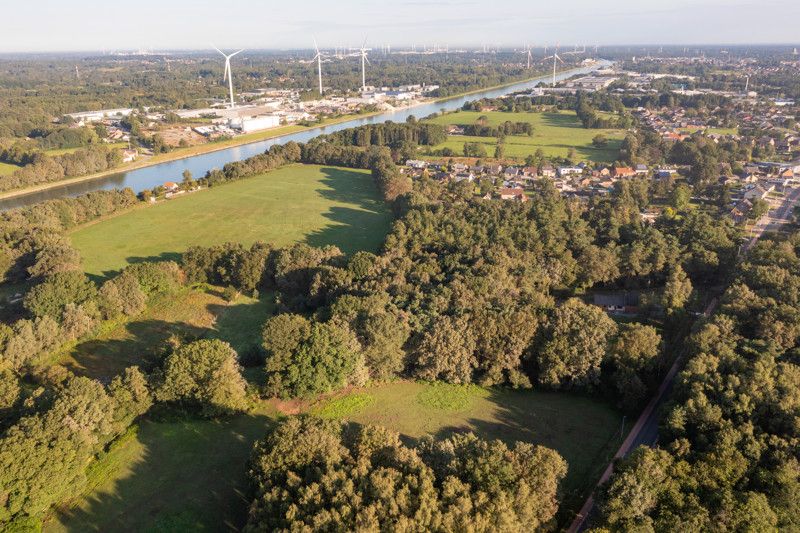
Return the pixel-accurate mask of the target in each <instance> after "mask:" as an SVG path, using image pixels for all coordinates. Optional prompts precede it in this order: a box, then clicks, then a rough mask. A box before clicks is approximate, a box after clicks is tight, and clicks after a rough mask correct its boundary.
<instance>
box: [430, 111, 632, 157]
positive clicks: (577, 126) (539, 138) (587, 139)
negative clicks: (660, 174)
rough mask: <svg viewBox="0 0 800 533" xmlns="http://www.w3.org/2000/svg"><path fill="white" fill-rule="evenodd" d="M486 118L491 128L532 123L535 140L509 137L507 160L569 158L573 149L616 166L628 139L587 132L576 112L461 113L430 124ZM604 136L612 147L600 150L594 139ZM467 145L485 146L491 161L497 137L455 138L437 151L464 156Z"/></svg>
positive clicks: (620, 134)
mask: <svg viewBox="0 0 800 533" xmlns="http://www.w3.org/2000/svg"><path fill="white" fill-rule="evenodd" d="M481 116H485V117H487V118H488V123H489V124H490V125H493V126H494V125H497V124H501V123H503V122H505V121H507V120H508V121H511V122H529V123H531V124H532V125H533V128H534V132H533V136H531V137H528V136H517V135H512V136H508V137H506V149H505V150H506V151H505V156H506V157H512V158H525V157H527V156H529V155H532V154H533V153H535V152H536V150H537V149H538V148H541V149H542V151H543V152H544V155H545V156H547V157H566V156H567V153H568V151H569V149H570V148H574V149H575V153H576V155H577V157H578V158H579V159H581V160H589V161H597V162H613V161H615V160H616V159H617V158H618V155H619V147H620V145H621V144H622V138H623V137H624V136H625V135H624V132H623V131H622V130H605V129H586V128H584V127H583V126H582V125H581V122H580V121H579V120H578V117H577V116H576V115H575V112H574V111H560V112H550V113H527V112H521V113H503V112H501V111H489V112H478V111H459V112H457V113H449V114H446V115H442V116H438V117H435V118H433V119H431V120H430V122H433V123H435V124H442V125H448V124H458V125H468V124H475V122H477V120H478V118H479V117H481ZM600 133H602V134H603V135H605V136H606V137H608V139H609V142H608V145H607V146H605V147H604V148H596V147H595V146H593V145H592V139H593V138H594V137H595V136H596V135H598V134H600ZM465 142H477V143H482V144H484V145H485V147H486V152H487V153H488V155H489V157H492V156H493V155H494V149H495V146H496V144H497V142H496V139H495V138H493V137H467V136H461V135H451V136H450V137H449V138H448V140H447V141H446V142H444V143H442V144H440V145H437V146H434V147H433V149H434V150H441V149H442V148H445V147H447V148H450V149H451V150H453V151H454V152H455V153H456V154H458V155H461V154H462V152H463V148H464V143H465Z"/></svg>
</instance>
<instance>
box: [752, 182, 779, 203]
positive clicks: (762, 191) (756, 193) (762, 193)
mask: <svg viewBox="0 0 800 533" xmlns="http://www.w3.org/2000/svg"><path fill="white" fill-rule="evenodd" d="M774 189H775V186H774V185H771V186H769V187H767V188H765V187H763V186H761V185H756V186H755V187H753V188H751V189H750V190H748V191H747V192H745V193H744V199H745V200H750V201H751V202H752V201H753V200H763V199H764V198H766V197H767V195H768V194H769V193H770V192H772V191H773V190H774Z"/></svg>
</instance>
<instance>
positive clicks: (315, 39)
mask: <svg viewBox="0 0 800 533" xmlns="http://www.w3.org/2000/svg"><path fill="white" fill-rule="evenodd" d="M313 39H314V50H316V51H317V55H319V46H317V38H316V37H313Z"/></svg>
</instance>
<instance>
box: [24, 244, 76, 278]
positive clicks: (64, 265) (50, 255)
mask: <svg viewBox="0 0 800 533" xmlns="http://www.w3.org/2000/svg"><path fill="white" fill-rule="evenodd" d="M80 269H81V256H80V254H79V253H78V251H77V250H76V249H75V248H73V247H72V246H70V245H69V243H66V242H55V243H52V244H50V245H48V246H45V247H44V248H42V249H41V250H39V251H38V252H37V253H36V259H35V262H34V263H33V265H31V266H30V267H28V274H30V275H31V276H40V277H44V276H49V275H51V274H55V273H57V272H68V271H71V270H80Z"/></svg>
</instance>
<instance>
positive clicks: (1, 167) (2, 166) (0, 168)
mask: <svg viewBox="0 0 800 533" xmlns="http://www.w3.org/2000/svg"><path fill="white" fill-rule="evenodd" d="M19 168H20V167H18V166H17V165H12V164H11V163H3V162H2V161H0V176H10V175H11V174H13V173H14V171H15V170H17V169H19Z"/></svg>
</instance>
